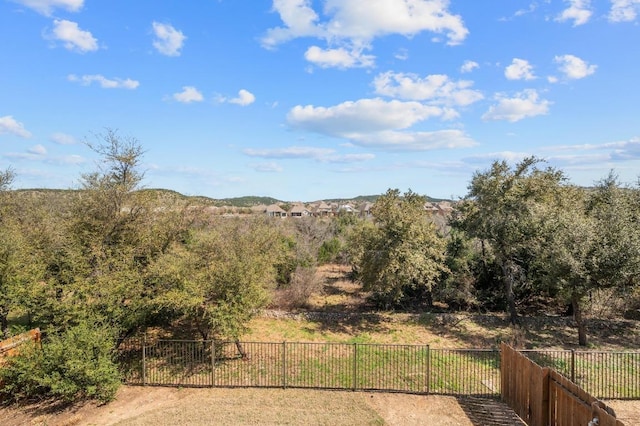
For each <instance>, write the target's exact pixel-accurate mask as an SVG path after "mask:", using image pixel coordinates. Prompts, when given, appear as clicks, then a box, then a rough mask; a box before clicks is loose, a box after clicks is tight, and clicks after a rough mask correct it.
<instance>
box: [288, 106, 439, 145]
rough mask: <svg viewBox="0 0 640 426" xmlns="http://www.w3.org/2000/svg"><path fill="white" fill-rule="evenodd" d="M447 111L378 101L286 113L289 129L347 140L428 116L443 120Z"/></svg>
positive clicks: (310, 107) (411, 123) (402, 125)
mask: <svg viewBox="0 0 640 426" xmlns="http://www.w3.org/2000/svg"><path fill="white" fill-rule="evenodd" d="M447 113H448V111H447V110H445V109H443V108H440V107H436V106H428V105H423V104H421V103H420V102H401V101H397V100H392V101H385V100H382V99H379V98H374V99H360V100H358V101H355V102H352V101H349V102H343V103H341V104H339V105H336V106H332V107H328V108H327V107H315V106H313V105H306V106H301V105H298V106H295V107H294V108H292V109H291V110H290V111H289V113H288V114H287V120H288V122H289V124H291V125H292V126H293V127H297V128H300V129H304V130H308V131H312V132H317V133H321V134H327V135H332V136H337V137H346V138H349V135H351V134H355V133H361V132H365V133H370V132H376V131H382V130H389V129H405V128H408V127H410V126H412V125H414V124H415V123H417V122H420V121H423V120H427V119H429V118H432V117H444V116H446V115H447Z"/></svg>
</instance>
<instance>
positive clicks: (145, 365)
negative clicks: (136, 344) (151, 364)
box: [142, 335, 147, 386]
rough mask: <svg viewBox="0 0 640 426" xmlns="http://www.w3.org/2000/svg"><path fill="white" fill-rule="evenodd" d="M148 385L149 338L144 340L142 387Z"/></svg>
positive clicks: (145, 337)
mask: <svg viewBox="0 0 640 426" xmlns="http://www.w3.org/2000/svg"><path fill="white" fill-rule="evenodd" d="M146 384H147V336H146V335H145V336H144V337H143V338H142V386H145V385H146Z"/></svg>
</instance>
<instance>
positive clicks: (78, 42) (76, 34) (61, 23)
mask: <svg viewBox="0 0 640 426" xmlns="http://www.w3.org/2000/svg"><path fill="white" fill-rule="evenodd" d="M51 37H52V38H53V39H54V40H58V41H61V42H62V44H63V46H64V47H65V49H67V50H71V51H75V52H79V53H86V52H93V51H96V50H98V40H96V39H95V38H94V37H93V35H92V34H91V33H90V32H89V31H85V30H82V29H80V27H78V24H77V23H76V22H73V21H67V20H66V19H55V20H54V21H53V31H52V32H51Z"/></svg>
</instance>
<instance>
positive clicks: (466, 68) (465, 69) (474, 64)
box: [460, 61, 480, 74]
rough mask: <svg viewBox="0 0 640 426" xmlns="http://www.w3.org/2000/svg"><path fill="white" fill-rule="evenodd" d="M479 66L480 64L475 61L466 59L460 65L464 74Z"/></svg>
mask: <svg viewBox="0 0 640 426" xmlns="http://www.w3.org/2000/svg"><path fill="white" fill-rule="evenodd" d="M479 67H480V64H478V63H477V62H475V61H464V64H462V66H461V67H460V72H461V73H463V74H464V73H468V72H471V71H473V70H474V69H476V68H479Z"/></svg>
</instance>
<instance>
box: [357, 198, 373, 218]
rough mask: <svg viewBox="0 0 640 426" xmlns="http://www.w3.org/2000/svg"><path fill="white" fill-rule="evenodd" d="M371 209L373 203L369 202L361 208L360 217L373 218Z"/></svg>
mask: <svg viewBox="0 0 640 426" xmlns="http://www.w3.org/2000/svg"><path fill="white" fill-rule="evenodd" d="M371 207H373V203H371V202H369V201H367V202H365V203H364V204H363V205H362V206H361V207H360V216H362V217H370V216H371Z"/></svg>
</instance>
